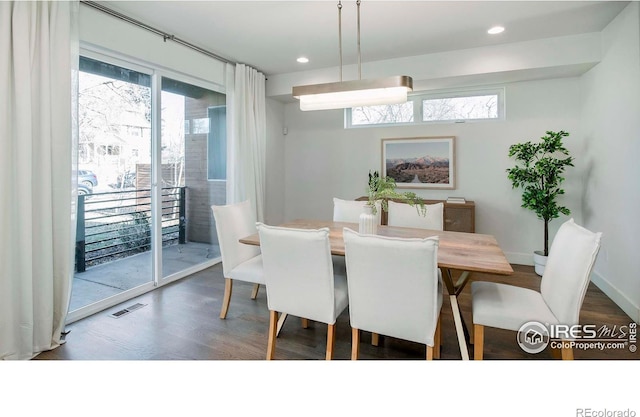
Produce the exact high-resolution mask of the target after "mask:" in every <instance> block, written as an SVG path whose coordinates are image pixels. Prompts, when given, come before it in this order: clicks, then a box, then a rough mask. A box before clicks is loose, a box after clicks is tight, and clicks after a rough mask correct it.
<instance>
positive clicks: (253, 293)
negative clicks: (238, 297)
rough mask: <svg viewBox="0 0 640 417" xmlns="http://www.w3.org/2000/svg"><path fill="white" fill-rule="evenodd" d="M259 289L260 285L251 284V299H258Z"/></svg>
mask: <svg viewBox="0 0 640 417" xmlns="http://www.w3.org/2000/svg"><path fill="white" fill-rule="evenodd" d="M259 289H260V284H253V291H251V299H252V300H255V299H256V298H258V290H259Z"/></svg>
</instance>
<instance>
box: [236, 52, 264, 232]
mask: <svg viewBox="0 0 640 417" xmlns="http://www.w3.org/2000/svg"><path fill="white" fill-rule="evenodd" d="M265 80H266V79H265V76H264V74H262V73H260V72H258V71H256V70H255V69H253V68H251V67H248V66H246V65H244V64H236V65H235V68H234V66H233V65H231V64H227V79H226V83H227V93H226V94H227V109H229V111H228V112H227V139H228V148H227V202H228V203H229V204H231V203H237V202H240V201H244V200H249V201H251V204H252V205H253V208H254V211H255V213H256V218H257V220H258V221H261V222H263V221H264V213H265V155H266V141H267V133H266V131H267V122H266V109H265Z"/></svg>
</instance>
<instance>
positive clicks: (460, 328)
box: [449, 295, 469, 361]
mask: <svg viewBox="0 0 640 417" xmlns="http://www.w3.org/2000/svg"><path fill="white" fill-rule="evenodd" d="M449 301H451V311H452V312H453V322H454V323H455V325H456V334H457V335H458V344H459V345H460V353H461V354H462V360H463V361H468V360H469V349H468V348H467V339H466V338H465V334H464V325H463V323H462V316H461V315H460V307H459V306H458V298H457V297H456V296H455V295H449Z"/></svg>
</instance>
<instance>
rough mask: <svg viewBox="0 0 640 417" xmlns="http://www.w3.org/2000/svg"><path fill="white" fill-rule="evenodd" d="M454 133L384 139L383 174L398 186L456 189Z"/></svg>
mask: <svg viewBox="0 0 640 417" xmlns="http://www.w3.org/2000/svg"><path fill="white" fill-rule="evenodd" d="M455 139H456V138H455V136H438V137H418V138H397V139H382V176H383V177H387V176H388V177H391V178H393V179H394V180H395V181H396V184H397V185H398V188H423V189H443V190H453V189H455V188H456V187H455V184H456V181H455V180H456V178H455V172H456V170H455Z"/></svg>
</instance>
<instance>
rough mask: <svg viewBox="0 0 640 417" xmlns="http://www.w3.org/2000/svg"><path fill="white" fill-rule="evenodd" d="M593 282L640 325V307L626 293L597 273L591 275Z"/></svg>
mask: <svg viewBox="0 0 640 417" xmlns="http://www.w3.org/2000/svg"><path fill="white" fill-rule="evenodd" d="M591 282H593V283H594V284H595V286H596V287H598V288H600V291H602V292H603V293H605V294H606V295H607V297H609V298H610V299H611V300H612V301H613V302H614V303H616V305H617V306H618V307H620V308H621V309H622V311H624V312H625V313H626V314H627V315H628V316H629V317H630V318H631V320H633V321H635V322H636V323H640V306H638V305H636V304H634V303H633V301H631V300H630V299H629V298H628V297H627V296H626V295H625V294H624V293H622V292H621V291H620V290H619V289H618V288H616V287H615V286H614V285H613V284H611V283H610V282H609V281H608V280H607V279H606V278H604V277H603V276H602V275H600V274H598V273H597V272H595V271H594V272H593V273H592V274H591Z"/></svg>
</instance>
